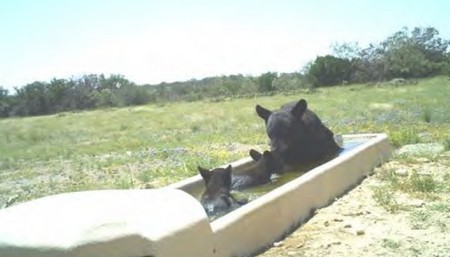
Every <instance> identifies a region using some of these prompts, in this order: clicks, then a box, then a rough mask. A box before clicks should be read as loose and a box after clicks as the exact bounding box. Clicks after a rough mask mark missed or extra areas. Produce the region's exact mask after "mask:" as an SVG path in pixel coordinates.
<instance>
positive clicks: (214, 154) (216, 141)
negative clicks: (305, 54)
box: [0, 77, 450, 203]
mask: <svg viewBox="0 0 450 257" xmlns="http://www.w3.org/2000/svg"><path fill="white" fill-rule="evenodd" d="M449 88H450V82H449V81H448V80H447V79H446V78H445V77H436V78H432V79H427V80H423V81H421V82H420V83H418V84H417V85H408V86H405V87H388V86H386V87H368V86H366V85H349V86H342V87H331V88H319V89H318V91H317V92H314V93H313V94H312V93H310V92H307V91H298V92H295V93H292V94H288V95H287V94H286V95H284V94H275V95H273V96H264V97H254V98H246V99H232V98H226V99H222V101H220V102H214V101H211V100H204V101H198V102H189V103H186V102H180V103H168V104H164V105H145V106H138V107H130V108H120V109H104V110H95V111H89V112H74V113H71V112H70V113H63V114H57V115H49V116H40V117H28V118H9V119H2V120H0V181H1V182H0V203H1V202H5V201H6V199H8V198H9V197H11V196H13V195H19V201H24V200H27V199H32V198H36V197H41V196H44V195H49V194H54V193H60V192H67V191H76V190H86V189H101V188H140V187H147V188H148V187H161V186H163V185H167V184H169V183H172V182H175V181H178V180H181V179H183V178H187V177H189V176H192V175H195V174H197V171H196V167H197V165H201V166H205V167H207V168H208V167H214V166H218V165H222V164H225V163H227V162H230V161H233V160H237V159H239V158H242V157H246V156H247V155H248V149H249V148H256V149H258V150H262V149H265V148H267V136H266V134H265V129H264V124H263V121H262V120H261V119H260V118H258V117H257V115H256V113H255V110H254V107H255V105H256V104H261V105H262V106H264V107H267V108H270V109H275V108H278V107H279V106H280V105H282V104H284V103H286V102H290V101H294V100H298V99H300V98H305V99H307V101H308V104H309V107H310V108H311V109H312V110H314V111H315V112H316V113H317V114H318V116H319V117H321V119H322V120H323V121H324V122H325V123H326V124H327V125H328V126H329V127H331V128H332V130H333V131H334V132H335V133H336V134H349V133H366V132H368V133H372V132H385V133H387V134H388V135H389V137H390V139H391V142H392V143H393V145H394V146H396V147H399V146H402V145H404V144H410V143H417V142H423V141H426V142H429V141H431V142H449V138H450V134H449V131H450V115H449V114H450V102H449V101H448V99H450V90H449ZM425 134H426V139H425V137H424V136H423V135H425ZM448 147H449V146H447V149H448ZM421 183H422V181H419V184H421ZM424 183H425V185H424V186H425V187H424V189H423V190H428V189H427V188H428V187H429V185H426V183H428V182H426V181H425V182H424Z"/></svg>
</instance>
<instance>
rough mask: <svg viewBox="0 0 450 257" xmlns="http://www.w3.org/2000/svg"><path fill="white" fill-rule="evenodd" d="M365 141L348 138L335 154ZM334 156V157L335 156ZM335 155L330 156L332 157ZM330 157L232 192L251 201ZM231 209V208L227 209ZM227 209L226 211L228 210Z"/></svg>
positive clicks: (199, 189) (195, 193)
mask: <svg viewBox="0 0 450 257" xmlns="http://www.w3.org/2000/svg"><path fill="white" fill-rule="evenodd" d="M364 142H366V140H348V141H345V142H344V145H343V146H342V147H343V150H342V151H341V152H340V153H339V154H338V155H337V156H341V155H343V154H345V153H346V152H348V151H350V150H351V149H353V148H355V147H356V146H358V145H361V144H362V143H364ZM337 156H335V157H337ZM335 157H333V158H331V159H334V158H335ZM331 159H328V160H324V161H321V162H314V163H308V164H305V165H302V166H298V167H296V168H295V169H293V170H292V171H287V172H285V173H283V174H281V175H278V174H274V175H272V177H271V180H272V182H271V183H268V184H265V185H260V186H256V187H252V188H248V189H245V190H242V191H233V192H232V194H233V195H234V196H235V197H236V199H248V201H249V202H250V201H253V200H255V199H256V198H258V197H260V196H262V195H264V194H265V193H267V192H270V191H272V190H273V189H275V188H277V187H280V186H282V185H284V184H286V183H288V182H290V181H292V180H294V179H296V178H298V177H299V176H301V175H302V174H304V173H305V172H307V171H309V170H312V169H314V168H315V167H317V166H319V165H321V164H323V163H325V162H327V161H330V160H331ZM203 190H204V188H203V187H200V188H198V189H197V190H195V192H190V193H191V194H192V195H193V196H195V197H196V198H197V199H200V197H201V194H202V192H203ZM229 211H232V210H229ZM229 211H228V212H229ZM226 213H227V212H224V213H215V214H214V215H212V216H210V217H209V218H210V220H211V221H213V220H215V219H217V218H220V217H221V216H223V215H225V214H226Z"/></svg>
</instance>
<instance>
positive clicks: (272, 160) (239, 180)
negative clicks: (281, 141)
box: [198, 149, 283, 215]
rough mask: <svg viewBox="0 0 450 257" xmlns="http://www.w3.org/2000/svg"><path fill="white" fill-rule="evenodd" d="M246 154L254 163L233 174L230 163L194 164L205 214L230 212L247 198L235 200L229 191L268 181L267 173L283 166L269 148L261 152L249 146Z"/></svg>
mask: <svg viewBox="0 0 450 257" xmlns="http://www.w3.org/2000/svg"><path fill="white" fill-rule="evenodd" d="M249 155H250V157H251V158H252V159H253V160H254V161H255V165H254V166H253V167H252V168H251V169H249V170H245V171H242V172H240V173H233V172H232V168H231V165H228V166H227V167H226V168H217V169H213V170H208V169H205V168H202V167H198V171H199V173H200V175H201V176H202V178H203V181H204V182H205V191H204V192H203V194H202V196H201V199H200V202H201V203H202V205H203V207H204V208H205V210H206V212H207V213H208V214H210V215H211V214H212V215H214V214H217V213H220V212H226V211H230V210H233V209H236V208H237V207H239V206H240V205H242V204H245V203H246V202H247V200H243V201H238V200H236V199H235V198H234V196H233V195H232V194H231V193H230V191H231V190H239V189H244V188H248V187H252V186H258V185H262V184H266V183H269V182H270V177H271V175H272V174H273V173H277V172H279V171H280V170H281V169H282V168H283V166H282V162H281V160H280V159H279V158H277V157H275V156H274V155H272V153H271V152H270V151H264V153H263V154H261V153H259V152H258V151H256V150H253V149H251V150H250V152H249Z"/></svg>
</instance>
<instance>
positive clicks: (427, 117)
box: [422, 107, 431, 123]
mask: <svg viewBox="0 0 450 257" xmlns="http://www.w3.org/2000/svg"><path fill="white" fill-rule="evenodd" d="M422 118H423V120H424V121H425V122H426V123H430V122H431V109H430V108H428V107H427V108H425V109H424V110H423V111H422Z"/></svg>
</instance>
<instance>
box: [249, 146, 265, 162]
mask: <svg viewBox="0 0 450 257" xmlns="http://www.w3.org/2000/svg"><path fill="white" fill-rule="evenodd" d="M248 154H249V155H250V157H252V159H253V160H254V161H258V160H259V159H261V157H262V154H261V153H260V152H258V151H256V150H253V149H250V151H249V152H248Z"/></svg>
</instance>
